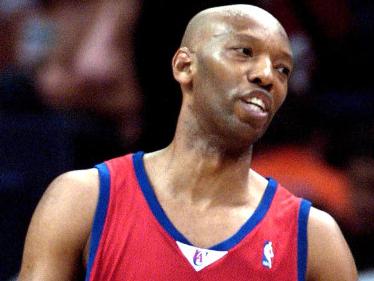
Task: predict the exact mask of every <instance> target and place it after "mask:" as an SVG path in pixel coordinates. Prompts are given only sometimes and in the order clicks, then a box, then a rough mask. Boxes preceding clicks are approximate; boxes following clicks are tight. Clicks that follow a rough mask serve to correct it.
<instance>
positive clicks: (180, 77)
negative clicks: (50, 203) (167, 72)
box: [172, 47, 192, 85]
mask: <svg viewBox="0 0 374 281" xmlns="http://www.w3.org/2000/svg"><path fill="white" fill-rule="evenodd" d="M172 67H173V75H174V78H175V80H177V81H178V82H179V83H180V84H181V85H182V84H184V85H186V84H188V83H190V82H191V80H192V53H191V52H190V50H189V49H188V48H187V47H182V48H179V49H178V51H177V52H176V53H175V55H174V57H173V60H172Z"/></svg>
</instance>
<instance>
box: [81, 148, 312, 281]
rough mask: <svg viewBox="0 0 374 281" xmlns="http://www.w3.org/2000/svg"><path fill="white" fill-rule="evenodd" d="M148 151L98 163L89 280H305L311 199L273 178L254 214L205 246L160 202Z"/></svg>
mask: <svg viewBox="0 0 374 281" xmlns="http://www.w3.org/2000/svg"><path fill="white" fill-rule="evenodd" d="M143 155H144V153H143V152H138V153H136V154H131V155H126V156H122V157H119V158H116V159H112V160H110V161H107V162H105V163H102V164H99V165H97V166H96V167H97V169H98V170H99V175H100V193H99V201H98V206H97V210H96V214H95V218H94V223H93V228H92V236H91V244H90V253H89V260H88V265H87V273H86V280H87V281H99V280H100V281H108V280H111V281H115V280H121V281H123V280H131V281H136V280H138V281H149V280H152V281H172V280H173V281H174V280H175V281H195V280H201V281H217V280H224V281H229V280H235V281H244V280H245V281H248V280H251V281H264V280H281V281H284V280H287V281H293V280H295V281H296V280H297V281H304V280H305V273H306V259H307V221H308V215H309V209H310V203H309V202H308V201H306V200H304V199H300V198H297V197H295V196H293V195H292V194H291V193H289V192H288V191H287V190H285V189H284V188H283V187H281V186H280V185H279V184H277V183H276V182H275V181H274V180H273V179H269V180H268V185H267V187H266V190H265V192H264V195H263V197H262V199H261V201H260V203H259V205H258V207H257V208H256V210H255V212H254V213H253V214H252V215H251V216H250V217H249V218H248V220H247V221H246V222H245V223H244V224H243V225H242V227H241V228H240V229H239V230H238V232H237V233H235V234H234V235H233V236H231V237H229V238H228V239H226V240H224V241H222V242H221V243H219V244H217V245H215V246H213V247H211V248H209V249H202V248H198V247H195V246H194V245H192V244H191V243H190V242H189V241H188V239H187V238H186V237H184V235H183V234H182V233H180V232H179V231H178V229H176V228H175V226H174V225H173V224H172V222H171V221H170V220H169V218H168V217H167V216H166V214H165V212H164V211H163V209H162V207H161V205H160V204H159V202H158V200H157V198H156V195H155V193H154V191H153V188H152V186H151V184H150V182H149V179H148V178H147V174H146V171H145V168H144V165H143Z"/></svg>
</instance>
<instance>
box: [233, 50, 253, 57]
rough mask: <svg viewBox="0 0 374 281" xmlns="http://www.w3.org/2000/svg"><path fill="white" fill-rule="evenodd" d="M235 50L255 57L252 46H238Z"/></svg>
mask: <svg viewBox="0 0 374 281" xmlns="http://www.w3.org/2000/svg"><path fill="white" fill-rule="evenodd" d="M235 50H236V51H238V52H240V54H241V55H244V56H246V57H253V50H252V48H236V49H235Z"/></svg>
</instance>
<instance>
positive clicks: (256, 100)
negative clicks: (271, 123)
mask: <svg viewBox="0 0 374 281" xmlns="http://www.w3.org/2000/svg"><path fill="white" fill-rule="evenodd" d="M246 103H248V104H251V105H253V106H254V107H255V108H256V109H257V110H261V111H262V112H265V111H266V106H265V103H264V102H263V100H261V99H259V98H256V97H251V98H250V99H249V100H247V101H246Z"/></svg>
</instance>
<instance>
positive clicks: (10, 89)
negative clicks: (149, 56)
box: [0, 0, 143, 280]
mask: <svg viewBox="0 0 374 281" xmlns="http://www.w3.org/2000/svg"><path fill="white" fill-rule="evenodd" d="M140 4H141V2H140V1H131V0H122V1H115V0H110V1H104V0H89V1H72V0H71V1H70V0H60V1H47V0H44V1H26V0H24V1H0V30H1V31H2V32H1V36H0V43H2V44H0V63H1V65H0V66H1V67H0V214H1V216H0V228H1V230H2V232H1V234H0V248H1V249H2V251H1V254H0V280H6V279H7V278H9V277H10V276H11V275H13V274H15V273H16V272H17V270H18V266H19V264H20V258H21V254H22V247H23V242H24V237H25V233H26V230H27V226H28V223H29V219H30V217H31V214H32V212H33V209H34V208H35V206H36V203H37V202H38V200H39V198H40V196H41V194H42V193H43V191H44V188H45V187H46V186H47V184H48V183H49V182H50V181H51V180H52V179H53V178H54V177H56V176H57V175H58V174H61V173H62V172H65V171H67V170H71V169H80V168H87V167H91V166H92V165H93V164H95V163H97V162H100V161H102V160H104V159H107V158H111V157H113V156H115V155H118V154H120V153H123V152H124V151H125V150H126V149H130V147H131V145H133V144H135V143H136V141H137V140H138V139H139V137H140V135H141V128H142V117H141V114H142V112H141V111H142V104H143V101H142V94H141V91H140V88H139V86H138V83H137V72H136V67H135V65H134V50H133V49H134V47H133V44H134V43H133V36H134V33H135V27H136V23H137V17H138V14H139V12H140Z"/></svg>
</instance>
